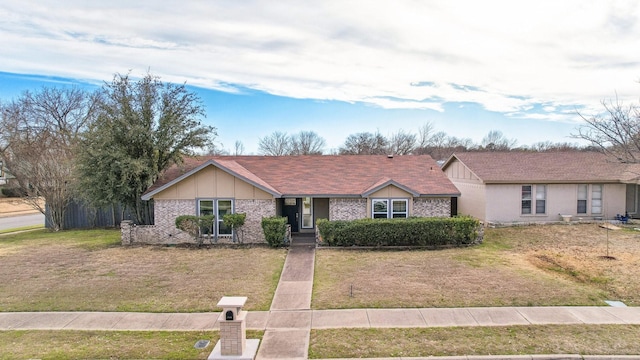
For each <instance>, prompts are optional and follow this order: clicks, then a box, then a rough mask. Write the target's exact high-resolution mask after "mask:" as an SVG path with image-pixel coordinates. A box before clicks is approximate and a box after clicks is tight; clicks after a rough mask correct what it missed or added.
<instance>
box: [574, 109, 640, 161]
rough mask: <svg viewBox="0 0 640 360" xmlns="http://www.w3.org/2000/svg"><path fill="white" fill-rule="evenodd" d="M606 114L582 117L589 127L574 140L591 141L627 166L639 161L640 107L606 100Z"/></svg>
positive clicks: (592, 144)
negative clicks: (626, 163)
mask: <svg viewBox="0 0 640 360" xmlns="http://www.w3.org/2000/svg"><path fill="white" fill-rule="evenodd" d="M602 105H603V106H604V109H605V113H604V114H602V115H594V116H591V117H586V116H583V115H582V114H579V115H580V117H581V118H582V119H583V120H584V121H585V123H586V125H583V126H580V127H579V128H578V133H577V134H572V136H573V137H574V138H578V139H582V140H586V141H588V142H589V143H590V144H591V146H593V147H595V148H596V149H598V150H600V151H602V152H604V153H605V154H608V155H609V156H611V157H613V158H615V159H617V160H619V161H622V162H628V163H637V162H640V107H639V106H638V105H637V104H629V105H624V104H623V103H622V102H621V101H619V100H618V99H616V101H615V102H613V101H612V100H611V101H609V102H606V101H603V102H602Z"/></svg>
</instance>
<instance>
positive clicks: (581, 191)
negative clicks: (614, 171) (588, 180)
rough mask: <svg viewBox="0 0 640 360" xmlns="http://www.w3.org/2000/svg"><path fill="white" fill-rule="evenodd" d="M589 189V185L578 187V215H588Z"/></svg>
mask: <svg viewBox="0 0 640 360" xmlns="http://www.w3.org/2000/svg"><path fill="white" fill-rule="evenodd" d="M588 188H589V185H587V184H580V185H578V214H586V213H587V194H588Z"/></svg>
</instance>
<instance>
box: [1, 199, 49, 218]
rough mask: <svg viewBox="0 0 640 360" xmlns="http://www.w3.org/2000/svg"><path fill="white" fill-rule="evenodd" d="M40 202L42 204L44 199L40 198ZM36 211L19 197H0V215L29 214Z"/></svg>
mask: <svg viewBox="0 0 640 360" xmlns="http://www.w3.org/2000/svg"><path fill="white" fill-rule="evenodd" d="M40 203H41V205H44V200H41V202H40ZM37 212H38V210H36V209H34V208H33V206H32V205H30V204H29V203H27V202H26V201H24V200H23V199H21V198H3V197H0V217H3V216H14V215H21V214H31V213H37Z"/></svg>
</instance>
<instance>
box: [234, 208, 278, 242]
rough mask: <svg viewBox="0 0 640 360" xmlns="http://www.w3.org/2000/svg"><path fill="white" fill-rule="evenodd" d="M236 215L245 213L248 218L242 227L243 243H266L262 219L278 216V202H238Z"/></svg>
mask: <svg viewBox="0 0 640 360" xmlns="http://www.w3.org/2000/svg"><path fill="white" fill-rule="evenodd" d="M235 211H236V213H245V214H247V218H246V219H245V221H244V226H243V227H242V232H243V242H244V243H245V244H246V243H263V242H265V239H264V233H263V232H262V218H263V217H271V216H276V200H275V199H273V200H236V201H235Z"/></svg>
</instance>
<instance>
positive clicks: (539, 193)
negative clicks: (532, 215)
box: [536, 185, 547, 214]
mask: <svg viewBox="0 0 640 360" xmlns="http://www.w3.org/2000/svg"><path fill="white" fill-rule="evenodd" d="M546 212H547V186H546V185H536V214H545V213H546Z"/></svg>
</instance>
